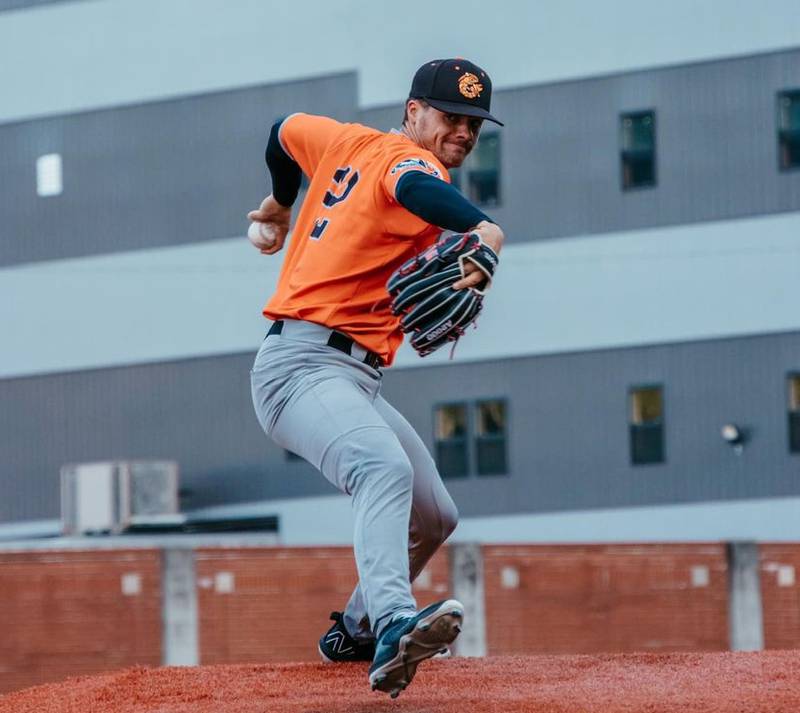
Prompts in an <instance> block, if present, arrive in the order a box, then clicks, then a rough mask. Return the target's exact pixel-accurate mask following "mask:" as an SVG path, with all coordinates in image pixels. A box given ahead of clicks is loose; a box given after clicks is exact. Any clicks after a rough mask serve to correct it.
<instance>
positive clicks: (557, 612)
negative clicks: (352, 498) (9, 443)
mask: <svg viewBox="0 0 800 713" xmlns="http://www.w3.org/2000/svg"><path fill="white" fill-rule="evenodd" d="M482 553H483V558H484V579H485V581H484V588H485V598H486V617H487V622H486V629H487V648H488V653H489V654H490V655H491V654H496V655H497V654H531V653H600V652H624V651H722V650H726V649H727V648H728V594H727V576H728V573H727V563H726V559H725V546H724V545H723V544H667V545H659V544H648V545H587V546H581V545H563V546H546V545H507V546H496V545H486V546H484V547H483V548H482ZM760 553H761V587H762V600H763V608H764V633H765V644H766V646H767V648H797V647H800V581H798V579H797V577H796V575H795V573H796V572H797V571H798V569H800V545H798V544H786V545H761V547H760ZM195 556H196V577H197V596H198V612H199V615H198V616H199V621H198V634H199V636H198V638H199V647H200V661H201V663H203V664H213V663H241V662H264V661H315V660H317V658H316V657H317V653H316V641H317V639H318V637H319V636H320V634H321V633H322V632H324V631H325V630H326V629H327V628H328V626H329V624H330V622H329V621H328V619H327V615H328V613H329V612H330V611H332V610H333V609H341V608H342V607H343V606H344V604H345V602H346V601H347V598H348V597H349V595H350V592H351V590H352V587H353V586H354V584H355V581H356V571H355V565H354V563H353V557H352V551H351V549H350V548H349V547H329V548H278V547H276V548H266V547H265V548H241V549H227V548H223V547H220V548H207V549H200V550H197V551H196V553H195ZM160 568H161V554H160V552H159V551H157V550H106V551H97V550H95V551H84V552H77V551H52V552H24V553H23V552H15V553H0V631H2V636H0V693H2V692H7V691H11V690H16V689H19V688H23V687H26V686H30V685H35V684H38V683H44V682H47V681H56V680H59V679H63V678H66V677H68V676H74V675H81V674H91V673H96V672H100V671H105V670H113V669H119V668H124V667H127V666H132V665H135V664H147V665H159V664H160V662H161V569H160ZM414 593H415V596H416V598H417V602H418V604H419V605H420V606H423V605H425V604H428V603H430V602H432V601H435V600H437V599H442V598H445V597H448V596H451V595H452V588H451V583H450V576H449V566H448V555H447V548H444V549H443V550H442V551H441V552H439V553H438V554H437V555H436V557H434V559H433V560H432V561H431V562H430V563H429V565H428V567H427V568H426V570H425V572H423V574H422V575H421V577H420V579H419V580H418V582H417V583H416V584H415V587H414Z"/></svg>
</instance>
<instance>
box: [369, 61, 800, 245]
mask: <svg viewBox="0 0 800 713" xmlns="http://www.w3.org/2000/svg"><path fill="white" fill-rule="evenodd" d="M792 87H794V88H800V50H793V51H786V52H777V53H772V54H765V55H756V56H752V57H745V58H740V59H728V60H720V61H715V62H706V63H701V64H693V65H684V66H679V67H669V68H664V69H652V70H645V71H640V72H629V73H625V74H619V75H613V76H608V77H598V78H593V79H584V80H578V81H571V82H560V83H555V84H545V85H539V86H533V87H525V88H520V89H516V90H506V91H498V92H496V93H495V96H494V97H493V101H492V111H493V113H494V114H495V115H496V116H498V117H499V118H501V119H504V120H505V121H506V126H505V128H502V129H499V131H500V133H501V135H502V149H501V150H502V157H501V158H502V166H503V172H502V177H501V181H502V183H501V189H502V196H503V198H502V205H501V206H500V207H499V208H491V209H489V212H490V213H491V215H492V217H493V218H495V219H496V220H497V221H498V222H499V223H500V224H501V225H503V227H504V228H505V229H506V232H507V234H508V239H509V240H510V241H512V242H516V241H527V240H531V239H540V238H557V237H565V236H574V235H588V234H593V233H604V232H614V231H623V230H632V229H637V228H645V227H656V226H665V225H680V224H683V223H693V222H699V221H709V220H725V219H731V218H737V217H742V216H750V215H761V214H765V213H778V212H783V211H795V210H800V171H794V172H789V173H781V172H779V171H778V168H777V139H776V93H777V92H778V91H781V90H783V89H787V88H792ZM638 109H655V111H656V126H657V147H656V152H657V176H658V184H657V186H656V187H655V188H653V189H644V190H636V191H630V192H623V191H622V190H621V189H620V166H619V136H618V130H619V115H620V114H621V113H624V112H628V111H635V110H638ZM402 115H403V109H402V105H400V104H398V105H396V106H389V107H379V108H375V109H369V110H364V111H362V112H361V113H360V120H361V121H362V122H363V123H366V124H369V125H373V126H377V127H378V128H381V129H389V128H390V127H392V126H395V127H396V126H398V125H399V124H400V123H401V120H402ZM486 130H490V131H495V130H496V127H493V126H490V125H487V126H486Z"/></svg>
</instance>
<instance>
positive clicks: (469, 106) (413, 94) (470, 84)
mask: <svg viewBox="0 0 800 713" xmlns="http://www.w3.org/2000/svg"><path fill="white" fill-rule="evenodd" d="M408 98H409V99H424V100H425V101H426V102H427V103H428V104H430V105H431V106H432V107H433V108H434V109H438V110H439V111H444V112H447V113H448V114H463V115H465V116H477V117H479V118H481V119H488V120H489V121H493V122H494V123H495V124H500V126H503V122H502V121H498V120H497V119H495V118H494V117H493V116H492V115H491V114H490V113H489V105H490V104H491V101H492V80H491V79H489V75H488V74H486V72H485V71H484V70H482V69H481V68H480V67H479V66H478V65H477V64H473V63H472V62H470V61H469V60H468V59H462V58H461V57H456V58H454V59H433V60H431V61H430V62H426V63H425V64H423V65H422V66H421V67H420V68H419V69H418V70H417V73H416V74H415V75H414V81H412V82H411V91H410V92H409V94H408Z"/></svg>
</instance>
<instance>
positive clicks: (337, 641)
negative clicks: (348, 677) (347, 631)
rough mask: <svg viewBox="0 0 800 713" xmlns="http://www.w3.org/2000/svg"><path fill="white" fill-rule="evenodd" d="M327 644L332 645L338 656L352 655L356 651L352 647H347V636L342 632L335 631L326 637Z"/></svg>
mask: <svg viewBox="0 0 800 713" xmlns="http://www.w3.org/2000/svg"><path fill="white" fill-rule="evenodd" d="M325 643H328V644H330V645H331V648H332V649H333V650H334V651H335V652H336V653H337V654H352V653H354V649H353V647H352V646H347V645H346V641H345V635H344V634H343V633H342V632H341V631H333V632H331V633H330V634H328V635H327V636H326V637H325Z"/></svg>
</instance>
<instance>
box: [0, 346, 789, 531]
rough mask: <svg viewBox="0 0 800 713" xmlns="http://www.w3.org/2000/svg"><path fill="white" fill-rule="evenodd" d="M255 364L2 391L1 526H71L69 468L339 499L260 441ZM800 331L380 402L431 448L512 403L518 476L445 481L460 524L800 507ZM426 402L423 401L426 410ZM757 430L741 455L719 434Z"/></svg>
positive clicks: (424, 382) (595, 360)
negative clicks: (736, 502) (793, 379)
mask: <svg viewBox="0 0 800 713" xmlns="http://www.w3.org/2000/svg"><path fill="white" fill-rule="evenodd" d="M252 359H253V356H252V355H250V354H247V355H233V356H221V357H217V358H210V359H194V360H188V361H181V362H173V363H162V364H151V365H140V366H133V367H128V368H115V369H103V370H97V371H86V372H76V373H69V374H57V375H51V376H43V377H35V378H29V379H14V380H5V381H0V493H1V494H2V497H0V522H7V521H17V520H25V519H38V518H51V517H57V516H58V513H59V505H58V470H59V468H60V466H61V465H62V464H64V463H68V462H84V461H93V460H106V459H113V458H174V459H177V460H178V461H179V463H180V465H181V482H182V486H183V487H184V488H186V489H187V490H188V491H189V492H188V493H187V495H186V497H184V499H183V507H184V508H195V507H201V506H205V505H213V504H223V503H234V502H242V501H247V500H262V499H268V498H286V497H296V496H301V495H317V494H326V493H332V492H334V491H333V489H332V487H331V486H330V485H329V484H328V483H327V481H325V480H324V478H322V476H320V475H319V474H317V473H316V471H315V470H314V469H313V468H312V467H311V466H309V465H308V464H306V463H305V462H302V461H301V462H287V461H286V458H285V454H284V452H283V451H282V450H281V449H279V448H277V447H276V446H274V445H273V444H271V443H270V442H269V441H268V440H267V439H266V437H265V436H263V434H262V433H261V431H260V430H259V427H258V425H257V422H256V419H255V416H254V414H253V409H252V405H251V402H250V391H249V368H250V365H251V363H252ZM792 370H795V371H796V370H800V333H791V334H778V335H768V336H759V337H752V338H740V339H729V340H715V341H707V342H696V343H687V344H676V345H664V346H651V347H641V348H636V349H629V350H607V351H597V352H589V353H580V354H563V355H555V356H544V357H529V358H519V359H511V360H507V361H500V362H484V363H475V364H452V365H448V366H442V367H438V366H437V367H430V368H415V369H405V370H398V371H394V372H393V371H391V370H389V371H388V372H387V373H386V377H385V384H384V388H383V393H384V395H385V396H386V397H387V398H388V399H389V400H390V401H391V402H392V403H393V404H394V405H395V406H396V407H397V408H399V410H400V411H401V412H403V413H404V414H405V415H406V416H407V418H408V419H409V420H410V421H411V423H412V424H414V426H415V427H416V428H417V430H418V431H419V433H420V435H421V436H422V437H423V439H424V440H425V441H426V442H427V443H428V444H429V446H430V445H432V442H433V405H434V404H437V403H443V402H449V401H460V400H474V399H480V398H491V397H498V396H499V397H505V398H507V399H508V403H509V411H510V426H509V428H510V433H509V447H510V449H509V463H510V474H509V475H508V476H492V477H480V478H479V477H477V476H471V477H470V478H468V479H466V480H449V481H448V487H449V488H450V490H451V492H452V493H453V495H454V497H455V500H456V503H457V504H458V507H459V509H460V511H461V512H462V514H464V515H490V514H505V513H514V512H552V511H558V510H567V509H581V508H603V507H622V506H635V505H651V504H666V503H687V502H701V501H708V500H729V499H739V498H757V497H769V496H786V495H794V496H796V495H800V456H796V455H795V456H791V455H789V452H788V445H787V428H786V403H787V395H786V374H787V372H789V371H792ZM653 382H655V383H660V384H663V385H664V390H665V419H666V457H667V462H666V463H665V464H663V465H648V466H639V467H632V466H631V465H630V464H629V459H628V431H627V422H628V403H627V392H628V388H629V387H630V386H631V385H635V384H642V383H653ZM422 394H424V397H422V396H421V395H422ZM727 422H734V423H737V424H739V425H740V426H745V427H748V428H750V429H752V432H753V439H752V442H751V443H750V444H749V445H748V446H747V447H746V448H745V450H744V452H743V453H742V455H741V456H737V455H735V454H734V453H733V451H732V450H731V449H730V447H729V446H728V445H727V444H725V443H724V442H723V441H722V439H721V437H720V435H719V429H720V427H721V426H722V425H723V424H724V423H727Z"/></svg>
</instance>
